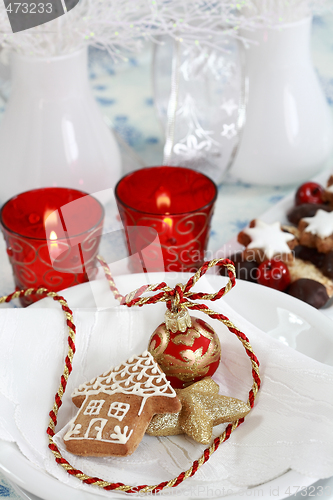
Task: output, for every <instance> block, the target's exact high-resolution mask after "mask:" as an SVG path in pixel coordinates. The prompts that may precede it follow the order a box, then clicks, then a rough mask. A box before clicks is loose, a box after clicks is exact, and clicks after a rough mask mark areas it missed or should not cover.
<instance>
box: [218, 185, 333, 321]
mask: <svg viewBox="0 0 333 500" xmlns="http://www.w3.org/2000/svg"><path fill="white" fill-rule="evenodd" d="M221 256H228V257H229V258H230V259H231V260H233V261H234V262H235V264H236V270H237V277H238V278H240V279H243V280H246V281H250V282H252V283H259V284H260V285H264V286H267V287H270V288H273V289H275V290H279V291H281V292H284V293H286V294H288V295H291V296H293V297H295V298H297V299H300V300H302V301H304V302H306V303H307V304H309V305H311V306H313V307H315V308H316V309H320V310H321V311H322V312H324V313H325V314H328V315H330V314H331V309H332V308H331V307H330V306H331V304H332V300H331V299H332V297H333V176H330V177H329V178H328V179H327V178H326V180H325V181H324V182H323V183H321V182H314V181H310V182H306V183H304V184H302V185H300V186H299V188H298V189H297V190H296V192H295V193H292V194H291V195H290V196H287V197H286V198H284V199H283V200H282V201H280V202H279V203H278V204H277V205H275V206H274V207H273V208H271V209H270V210H268V211H267V212H266V213H265V214H263V215H262V216H261V217H260V218H258V219H254V220H252V221H251V222H250V224H249V226H248V227H246V228H244V229H243V230H242V231H240V233H239V234H238V236H237V238H235V239H233V240H232V241H230V242H229V243H228V244H226V245H225V246H224V247H223V248H222V249H221V250H220V251H219V252H217V257H221ZM221 273H222V275H224V274H225V273H224V270H221ZM332 317H333V314H332Z"/></svg>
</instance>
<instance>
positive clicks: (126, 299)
mask: <svg viewBox="0 0 333 500" xmlns="http://www.w3.org/2000/svg"><path fill="white" fill-rule="evenodd" d="M99 262H100V263H101V265H102V267H103V269H104V272H105V275H106V277H107V279H108V282H109V285H110V289H111V291H112V292H113V294H114V296H115V297H116V298H117V299H118V300H119V302H120V303H121V304H124V305H127V306H128V307H132V306H134V305H136V306H139V307H141V306H143V305H145V304H154V303H157V302H166V303H167V306H168V307H171V305H172V304H173V303H174V302H176V305H177V306H182V307H187V308H190V309H194V310H198V311H201V312H203V313H205V314H207V315H209V316H210V317H211V318H213V319H217V320H218V321H221V322H222V323H223V324H224V325H225V326H226V327H227V328H228V329H229V331H230V332H232V333H234V334H235V335H236V337H237V338H238V340H240V342H241V343H242V345H243V347H244V349H245V352H246V354H247V355H248V357H249V358H250V361H251V364H252V378H253V384H252V387H251V389H250V391H249V397H248V404H249V405H250V407H251V408H252V407H253V405H254V401H255V398H256V396H257V393H258V390H259V388H260V375H259V361H258V359H257V357H256V355H255V354H254V352H253V349H252V347H251V345H250V343H249V340H248V338H247V337H246V335H245V334H244V333H242V332H241V331H240V330H239V329H238V328H237V327H236V326H235V325H234V324H233V323H232V322H231V321H230V320H229V319H228V318H227V317H226V316H224V315H223V314H218V313H216V312H214V311H213V310H211V309H209V307H208V306H206V305H204V304H196V303H193V302H189V299H192V300H196V299H198V298H200V299H201V300H212V301H214V300H217V299H219V298H221V297H223V295H225V294H226V293H228V291H229V290H231V288H232V287H233V286H234V285H235V268H234V266H233V263H232V262H231V261H230V260H228V259H216V260H213V261H210V262H206V263H205V264H204V265H203V266H202V267H201V268H200V269H199V270H198V271H197V273H196V274H195V275H194V276H192V277H191V278H190V280H189V281H188V282H187V284H186V285H177V286H176V287H175V288H170V287H168V286H167V285H166V283H160V284H157V285H145V286H142V287H140V288H139V289H137V290H135V291H134V292H131V293H130V294H127V295H126V296H123V295H121V294H120V293H119V291H118V288H117V286H116V284H115V282H114V280H113V278H112V275H111V272H110V269H109V267H108V265H107V263H106V262H105V260H104V259H102V258H101V257H99ZM222 265H223V266H225V267H226V268H227V270H228V275H229V281H228V283H227V285H226V286H225V287H223V288H221V290H219V291H218V292H217V293H215V294H205V293H193V292H190V289H191V288H192V287H193V286H194V285H195V283H196V282H197V281H198V280H199V279H200V277H201V276H203V275H204V274H205V273H206V272H207V271H208V269H210V268H211V267H213V266H222ZM156 291H158V292H159V293H157V294H156V295H154V296H151V297H142V294H143V293H148V292H156ZM35 294H36V295H42V296H43V295H44V296H46V297H51V298H52V299H53V300H56V301H58V303H59V304H60V305H61V307H62V309H63V311H64V313H65V317H66V323H67V326H68V330H69V335H68V353H67V356H66V359H65V367H64V371H63V374H62V375H61V379H60V385H59V389H58V392H57V393H56V395H55V401H54V405H53V408H52V409H51V411H50V413H49V416H50V420H49V426H48V428H47V431H46V432H47V434H48V436H49V448H50V450H51V451H52V453H53V455H54V457H55V460H56V462H57V463H58V464H59V465H61V467H63V469H65V470H66V472H67V473H68V474H70V475H71V476H74V477H76V478H77V479H79V480H80V481H82V482H83V483H85V484H89V485H93V486H98V487H99V488H103V489H104V490H107V491H109V490H110V491H111V490H114V491H123V492H125V493H139V492H142V493H158V492H159V491H162V490H164V489H166V488H175V487H176V486H178V485H179V484H181V483H182V482H183V481H184V480H185V479H187V478H189V477H192V476H194V474H195V473H196V472H197V470H198V469H199V468H200V467H201V466H202V465H203V464H204V463H206V462H207V461H208V460H209V458H210V457H211V456H212V454H213V453H215V451H216V450H217V449H218V448H219V446H220V445H221V444H222V443H223V442H224V441H226V440H227V439H229V437H230V435H231V433H232V432H233V431H234V430H235V429H236V428H237V427H238V426H239V425H240V424H241V423H243V422H244V418H242V419H239V420H237V421H236V422H233V423H231V424H229V425H228V426H227V427H226V429H225V431H224V432H223V433H222V434H221V435H220V436H218V437H217V438H215V439H214V441H213V443H212V445H211V446H210V447H209V448H206V449H205V451H204V452H203V454H202V456H201V457H200V458H199V459H198V460H195V461H194V462H193V463H192V465H191V467H190V468H189V469H187V470H186V471H183V472H181V473H180V474H179V475H178V476H177V477H175V478H173V479H171V480H169V481H164V482H162V483H159V484H155V485H138V486H129V485H125V484H123V483H110V482H108V481H104V480H103V479H100V478H97V477H91V476H88V475H86V474H84V473H83V472H82V471H80V470H78V469H75V468H74V467H73V466H72V465H71V464H70V463H69V462H68V461H67V460H66V459H65V458H64V457H63V456H62V455H61V453H60V451H59V449H58V447H57V445H56V444H55V442H54V440H53V436H54V434H55V427H56V425H57V418H58V412H59V409H60V407H61V405H62V398H63V396H64V394H65V391H66V387H67V381H68V377H69V376H70V374H71V372H72V362H73V357H74V354H75V334H76V328H75V324H74V321H73V313H72V311H71V310H70V308H69V307H68V304H67V302H66V300H65V299H64V298H63V297H61V296H60V295H58V294H56V293H55V292H50V291H49V290H47V289H45V288H39V289H32V288H30V289H27V290H21V291H17V292H14V293H13V294H11V295H8V296H5V297H1V298H0V304H1V303H4V302H10V301H11V300H12V299H15V298H19V297H23V296H25V297H28V296H31V295H35Z"/></svg>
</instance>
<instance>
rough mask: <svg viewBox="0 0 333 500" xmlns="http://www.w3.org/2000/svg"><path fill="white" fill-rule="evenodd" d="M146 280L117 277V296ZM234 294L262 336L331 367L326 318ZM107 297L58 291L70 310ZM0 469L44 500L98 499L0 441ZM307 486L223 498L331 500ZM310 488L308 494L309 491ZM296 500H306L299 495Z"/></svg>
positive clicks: (249, 293)
mask: <svg viewBox="0 0 333 500" xmlns="http://www.w3.org/2000/svg"><path fill="white" fill-rule="evenodd" d="M189 276H190V275H181V276H180V275H178V276H175V274H174V273H173V274H172V275H171V274H170V275H165V274H160V273H158V274H151V275H150V276H149V278H150V282H152V283H159V282H160V281H166V282H167V283H168V284H169V285H171V286H175V285H176V283H179V282H180V281H181V282H186V281H187V279H188V278H189ZM146 280H147V275H125V276H118V277H117V284H118V286H119V289H120V291H121V292H122V293H127V292H129V291H130V290H133V289H135V288H137V287H139V286H140V285H142V284H144V283H145V282H146ZM225 282H226V279H225V278H222V277H220V276H215V275H209V276H207V275H206V276H205V277H204V278H202V279H201V280H200V283H199V284H198V285H197V286H198V288H199V289H200V290H202V291H206V292H211V291H212V289H213V290H215V291H216V290H217V289H219V288H221V287H222V286H223V285H224V284H225ZM199 285H200V286H199ZM236 289H237V293H229V294H228V295H227V296H226V297H225V298H224V299H223V301H227V302H228V304H229V305H230V306H231V307H234V308H235V309H237V310H238V312H240V313H241V314H242V315H243V316H244V317H245V318H246V319H247V320H249V321H251V322H252V323H254V324H255V325H257V326H258V327H259V328H261V329H263V330H265V331H267V333H269V334H271V335H273V336H274V337H278V338H279V337H281V338H282V337H283V338H282V340H283V341H284V342H287V343H289V344H290V345H291V346H293V347H294V348H296V349H297V350H299V351H301V352H302V353H304V354H307V355H309V356H311V357H313V358H314V359H316V360H317V361H320V362H323V363H327V364H330V365H333V349H332V346H333V336H332V334H331V333H330V332H331V331H332V321H331V320H330V319H328V318H326V317H325V316H323V315H322V314H321V313H320V312H318V311H317V310H315V309H313V308H312V307H310V306H308V305H307V304H305V303H303V302H301V301H299V300H297V299H294V298H293V297H290V296H288V295H285V294H282V293H279V292H276V291H275V290H272V289H268V288H266V287H261V286H260V285H254V284H252V283H248V282H244V281H238V283H237V287H236ZM109 293H110V292H109V288H108V284H107V282H106V281H105V280H103V281H96V282H93V283H87V284H84V285H79V286H76V287H74V288H71V289H68V290H66V291H65V292H63V295H64V296H65V297H66V299H67V300H68V303H69V306H70V307H72V308H75V307H81V308H96V304H97V306H98V307H99V308H103V307H106V306H107V304H108V302H107V300H106V298H108V297H110V295H109ZM108 300H109V299H108ZM215 304H216V309H218V307H217V303H215ZM31 307H35V308H36V307H38V308H39V307H42V308H48V307H59V306H57V304H55V302H54V301H52V300H51V299H44V300H43V301H40V302H38V303H37V304H34V305H33V306H31ZM0 412H1V410H0ZM0 470H1V471H2V472H3V473H4V474H5V475H6V476H7V477H8V478H9V479H10V480H11V481H13V482H14V483H16V484H18V485H19V486H20V487H22V488H24V489H25V490H27V491H28V492H31V493H32V494H34V495H37V496H39V497H40V498H42V499H44V500H59V498H61V499H62V500H93V499H95V500H96V499H98V498H101V497H100V496H99V495H96V494H94V493H93V492H92V493H88V492H85V491H82V490H76V489H73V488H71V487H69V486H67V485H65V484H63V483H61V482H59V481H58V480H56V479H55V478H53V477H51V476H50V475H48V474H46V473H44V472H42V471H40V470H37V469H36V468H35V467H33V466H32V465H31V463H30V462H29V461H28V460H27V459H26V458H25V457H24V456H23V455H22V454H21V453H20V451H19V450H18V448H17V447H16V445H14V444H12V443H7V442H3V441H0ZM313 482H314V479H313V478H309V477H304V476H302V475H300V474H298V473H296V472H294V471H290V472H288V473H286V474H284V475H283V476H281V477H279V478H277V479H275V480H273V481H270V482H268V483H265V484H264V485H259V486H257V487H256V488H251V489H250V490H248V491H247V492H244V493H243V494H242V495H233V496H229V497H228V498H230V499H232V500H240V499H242V498H244V497H245V496H246V497H248V496H251V497H252V496H253V498H256V497H259V498H264V499H266V498H267V499H268V498H271V497H274V498H276V499H283V498H286V497H288V496H290V495H291V494H294V493H296V492H297V488H302V487H303V488H307V489H305V490H304V492H303V493H308V494H309V496H308V498H313V497H314V496H316V494H317V493H318V497H319V496H320V493H321V491H322V490H321V489H320V484H322V485H323V486H322V487H323V494H322V495H321V496H323V495H324V498H326V499H329V498H332V499H333V495H332V496H331V493H332V491H333V483H332V481H331V480H327V481H324V482H321V483H320V484H319V483H318V484H317V483H316V484H313V485H312V486H310V485H311V484H312V483H313ZM310 488H313V489H312V490H310ZM325 488H326V489H325ZM220 489H221V491H222V489H223V484H221V487H220ZM330 489H332V491H330ZM170 493H171V492H170ZM249 493H251V495H249ZM328 493H330V495H329V494H328ZM172 496H174V497H177V498H184V497H179V496H178V495H177V490H176V489H175V490H173V491H172ZM205 496H206V498H207V495H205ZM110 497H111V498H119V497H120V495H119V494H117V493H114V492H110ZM131 497H133V495H131ZM192 497H195V498H198V495H196V494H195V493H194V494H193V495H192ZM203 497H204V496H203ZM208 497H211V493H208ZM121 498H124V495H121ZM301 498H307V497H306V496H305V495H302V496H301Z"/></svg>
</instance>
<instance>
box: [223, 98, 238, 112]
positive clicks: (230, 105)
mask: <svg viewBox="0 0 333 500" xmlns="http://www.w3.org/2000/svg"><path fill="white" fill-rule="evenodd" d="M221 109H222V110H224V111H225V112H226V113H227V115H228V116H231V115H232V114H233V112H234V111H236V109H238V106H237V104H236V103H235V101H234V100H233V99H228V101H225V102H224V103H223V104H222V106H221Z"/></svg>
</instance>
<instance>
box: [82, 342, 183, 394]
mask: <svg viewBox="0 0 333 500" xmlns="http://www.w3.org/2000/svg"><path fill="white" fill-rule="evenodd" d="M100 392H104V393H105V394H109V395H112V394H116V393H121V394H136V395H137V396H141V397H143V398H144V400H146V399H147V398H149V397H151V396H166V397H176V393H175V391H174V389H173V388H172V387H171V385H170V382H169V381H168V380H167V379H166V376H165V373H164V372H162V370H161V369H160V367H159V366H158V364H157V363H156V361H155V360H154V358H153V356H152V355H151V354H150V352H148V351H144V352H143V353H142V354H140V355H138V356H132V357H131V358H130V359H128V360H127V361H126V362H125V363H122V364H121V365H118V366H116V367H115V368H111V369H110V370H108V371H107V372H105V373H103V375H100V376H99V377H95V378H94V379H92V380H90V382H86V383H85V384H82V385H80V386H79V387H78V388H77V389H75V390H74V392H73V394H72V398H75V397H77V396H87V395H94V394H99V393H100Z"/></svg>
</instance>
